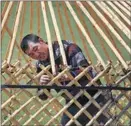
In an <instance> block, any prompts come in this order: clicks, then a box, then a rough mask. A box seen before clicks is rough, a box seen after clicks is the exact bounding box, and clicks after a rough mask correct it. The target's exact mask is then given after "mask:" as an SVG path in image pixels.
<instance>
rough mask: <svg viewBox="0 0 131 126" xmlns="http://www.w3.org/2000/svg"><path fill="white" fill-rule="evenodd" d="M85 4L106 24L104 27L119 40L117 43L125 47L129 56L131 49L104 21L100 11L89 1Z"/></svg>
mask: <svg viewBox="0 0 131 126" xmlns="http://www.w3.org/2000/svg"><path fill="white" fill-rule="evenodd" d="M87 3H88V4H89V5H90V6H91V7H92V8H93V10H94V11H95V12H96V13H97V14H98V16H99V17H100V18H101V19H102V21H103V22H104V23H105V24H106V26H107V27H108V28H109V29H110V31H111V32H112V33H113V34H114V35H115V37H116V38H117V39H118V40H119V42H120V43H121V44H122V45H123V47H125V49H126V50H127V51H128V52H129V53H130V54H131V48H130V47H129V46H128V45H127V44H126V43H125V41H124V40H123V39H122V37H121V36H120V35H119V34H118V33H117V31H116V30H115V29H114V28H113V26H112V25H111V24H110V23H109V22H108V21H107V20H106V18H105V17H104V16H103V15H102V14H101V13H100V11H99V10H98V9H97V8H96V7H95V6H94V5H93V4H92V3H91V2H90V1H88V2H87ZM108 3H109V2H108Z"/></svg>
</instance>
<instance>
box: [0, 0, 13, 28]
mask: <svg viewBox="0 0 131 126" xmlns="http://www.w3.org/2000/svg"><path fill="white" fill-rule="evenodd" d="M12 4H13V1H10V3H9V5H8V8H7V10H6V12H5V15H4V17H3V20H2V22H1V30H2V29H3V27H4V24H5V22H6V20H7V18H8V15H9V12H10V9H11V7H12Z"/></svg>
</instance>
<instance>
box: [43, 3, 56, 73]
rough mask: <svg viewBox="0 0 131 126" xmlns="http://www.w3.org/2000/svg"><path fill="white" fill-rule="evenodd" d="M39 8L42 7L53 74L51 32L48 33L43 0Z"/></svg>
mask: <svg viewBox="0 0 131 126" xmlns="http://www.w3.org/2000/svg"><path fill="white" fill-rule="evenodd" d="M41 8H42V12H43V19H44V23H45V29H46V34H47V40H48V48H49V54H50V61H51V68H52V73H53V74H54V75H55V74H56V69H55V59H54V53H53V47H52V42H51V34H50V29H49V25H48V19H47V14H46V8H45V4H44V1H43V2H42V1H41Z"/></svg>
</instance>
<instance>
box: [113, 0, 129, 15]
mask: <svg viewBox="0 0 131 126" xmlns="http://www.w3.org/2000/svg"><path fill="white" fill-rule="evenodd" d="M113 3H115V4H116V5H117V6H118V7H120V8H121V10H123V11H124V12H125V13H126V14H127V15H128V16H129V17H131V13H130V11H128V10H127V9H126V8H125V7H123V6H122V5H121V4H120V3H119V2H118V1H114V2H113Z"/></svg>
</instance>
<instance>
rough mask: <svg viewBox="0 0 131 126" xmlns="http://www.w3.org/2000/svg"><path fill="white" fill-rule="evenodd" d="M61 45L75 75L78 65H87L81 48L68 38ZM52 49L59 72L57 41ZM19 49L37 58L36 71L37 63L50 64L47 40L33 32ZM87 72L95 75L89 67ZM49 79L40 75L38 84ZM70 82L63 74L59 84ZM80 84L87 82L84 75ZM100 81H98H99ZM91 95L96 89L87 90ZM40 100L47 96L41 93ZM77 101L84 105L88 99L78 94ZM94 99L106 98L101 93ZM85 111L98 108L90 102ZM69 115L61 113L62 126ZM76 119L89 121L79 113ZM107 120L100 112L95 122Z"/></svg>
mask: <svg viewBox="0 0 131 126" xmlns="http://www.w3.org/2000/svg"><path fill="white" fill-rule="evenodd" d="M62 43H63V46H64V50H65V53H66V58H67V63H68V65H70V66H71V67H72V69H71V70H70V73H71V74H72V76H74V77H75V76H77V75H78V74H79V73H80V72H81V70H80V69H79V66H82V67H87V66H89V63H88V61H87V60H86V58H85V56H84V55H83V53H82V50H81V49H80V48H79V47H78V46H77V45H76V44H73V43H72V42H71V41H68V40H62ZM52 46H53V51H54V59H55V63H56V70H57V72H61V68H60V65H62V60H61V53H60V47H59V44H58V42H57V41H54V42H53V45H52ZM21 49H22V50H23V52H25V54H27V55H28V56H30V57H31V58H33V59H35V60H38V62H37V65H36V67H37V72H40V71H41V69H40V67H39V64H42V65H44V66H47V65H49V64H50V58H49V50H48V44H47V42H45V41H44V40H42V39H41V38H40V37H38V36H37V35H34V34H29V35H26V36H25V37H24V38H23V40H22V42H21ZM89 74H90V76H91V77H92V78H93V77H95V75H96V74H95V72H94V71H93V70H92V69H90V70H89ZM49 81H50V77H49V76H48V75H42V76H41V77H40V84H41V85H46V84H48V82H49ZM69 82H70V79H69V78H68V77H67V76H64V79H63V78H62V79H61V84H62V85H67V84H68V83H69ZM78 82H79V83H80V84H81V86H85V85H86V84H88V82H89V80H88V79H87V77H86V76H83V77H82V78H81V79H79V81H78ZM99 83H100V81H99ZM40 90H41V89H38V91H40ZM68 91H69V92H70V93H71V94H72V95H73V96H75V95H76V94H77V93H79V91H80V90H79V89H75V90H73V89H72V90H68ZM87 92H88V93H89V94H90V95H91V96H94V95H95V94H96V93H97V92H98V90H91V91H87ZM39 97H40V98H41V99H42V100H45V99H47V98H48V97H47V96H46V95H45V94H44V93H43V94H41V95H40V96H39ZM63 97H65V100H66V103H68V102H69V101H70V99H69V98H68V97H66V96H63ZM77 101H78V102H79V103H80V104H81V105H82V106H84V105H85V104H86V103H87V102H88V101H89V100H88V98H87V97H85V96H84V95H83V96H80V97H79V98H78V99H77ZM96 101H97V102H98V103H103V104H104V103H105V102H106V99H105V98H104V97H103V96H102V95H101V96H99V97H98V98H97V99H96ZM67 110H68V111H69V112H70V113H71V114H72V115H75V114H76V113H77V112H78V111H79V108H78V107H77V106H76V105H75V103H73V104H72V105H71V106H70V107H69V108H68V109H67ZM87 111H88V112H89V113H90V114H91V115H92V116H94V115H95V114H96V113H97V112H98V108H96V107H95V106H94V105H93V104H91V105H90V106H89V107H88V108H87ZM69 120H70V119H69V117H68V116H67V115H66V114H63V117H62V120H61V124H62V126H65V125H66V124H67V122H68V121H69ZM77 120H78V121H79V123H80V124H81V125H86V124H87V123H88V122H89V119H88V118H87V117H86V115H84V114H81V115H80V116H79V117H78V118H77ZM107 120H108V118H107V117H105V116H104V115H103V114H101V115H100V116H99V117H98V119H97V122H99V123H100V124H104V123H106V121H107ZM72 125H75V123H73V124H72Z"/></svg>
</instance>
